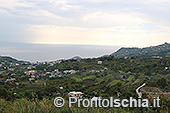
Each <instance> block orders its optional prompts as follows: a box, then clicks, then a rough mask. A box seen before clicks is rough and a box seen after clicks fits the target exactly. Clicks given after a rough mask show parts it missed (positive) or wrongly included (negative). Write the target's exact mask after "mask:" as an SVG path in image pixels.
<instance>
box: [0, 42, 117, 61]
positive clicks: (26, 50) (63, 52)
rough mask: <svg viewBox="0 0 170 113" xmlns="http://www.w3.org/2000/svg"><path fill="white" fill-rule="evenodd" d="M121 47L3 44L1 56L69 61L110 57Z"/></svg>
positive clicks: (0, 49) (0, 43)
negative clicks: (75, 58)
mask: <svg viewBox="0 0 170 113" xmlns="http://www.w3.org/2000/svg"><path fill="white" fill-rule="evenodd" d="M119 48H120V47H118V46H98V45H97V46H96V45H61V44H57V45H55V44H53V45H51V44H49V45H48V44H29V43H2V42H0V55H7V56H12V57H14V58H17V59H21V60H28V61H37V60H38V61H50V60H57V59H68V58H72V57H74V56H81V57H82V58H87V57H90V58H91V57H99V56H103V55H109V54H111V53H113V52H115V51H116V50H118V49H119Z"/></svg>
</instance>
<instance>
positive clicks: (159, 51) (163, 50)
mask: <svg viewBox="0 0 170 113" xmlns="http://www.w3.org/2000/svg"><path fill="white" fill-rule="evenodd" d="M112 55H115V56H116V57H132V56H140V57H154V56H159V57H170V44H169V43H167V42H165V43H164V44H162V45H158V46H150V47H145V48H124V47H122V48H121V49H119V50H118V51H116V52H115V53H113V54H112Z"/></svg>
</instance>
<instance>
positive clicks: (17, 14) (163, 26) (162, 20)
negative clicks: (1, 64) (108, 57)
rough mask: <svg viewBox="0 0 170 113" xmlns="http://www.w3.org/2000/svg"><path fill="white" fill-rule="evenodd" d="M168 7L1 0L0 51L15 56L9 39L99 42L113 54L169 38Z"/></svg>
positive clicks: (88, 0)
mask: <svg viewBox="0 0 170 113" xmlns="http://www.w3.org/2000/svg"><path fill="white" fill-rule="evenodd" d="M169 6H170V0H0V42H1V44H2V43H4V44H5V43H6V45H4V46H3V47H2V46H1V51H0V54H9V55H13V54H11V53H9V52H8V50H9V49H7V50H6V49H5V48H9V47H8V46H10V45H9V44H11V43H15V44H16V43H17V44H20V45H22V44H21V43H23V44H25V43H27V44H28V45H29V44H32V45H36V44H37V45H39V44H42V45H45V44H47V45H50V44H52V45H54V44H55V45H57V44H59V45H63V44H64V45H75V47H76V45H93V46H96V47H99V45H100V46H102V47H104V46H105V47H107V48H108V50H109V51H110V52H113V51H115V50H117V47H120V46H121V47H122V46H124V47H146V46H154V45H158V44H162V43H165V42H170V21H169V20H170V7H169ZM15 44H14V45H15ZM32 45H31V46H32ZM22 46H24V45H22ZM36 47H38V46H36ZM57 47H59V46H57ZM86 47H87V46H86ZM90 47H91V46H90ZM105 47H104V48H105ZM109 47H113V48H116V49H113V50H112V51H111V48H109ZM10 48H15V46H13V47H12V46H10ZM18 48H20V49H18ZM21 48H22V47H18V46H17V50H14V49H11V50H10V51H16V52H15V54H20V53H17V52H18V51H23V50H21ZM29 48H31V47H29ZM80 48H81V47H80ZM100 48H101V47H100ZM100 48H98V49H95V50H94V52H96V51H99V49H100ZM2 49H3V50H2ZM41 50H43V49H42V48H41ZM67 50H69V47H68V49H67ZM87 50H88V49H87ZM105 50H107V49H105ZM108 50H107V51H105V52H106V53H108ZM2 51H3V52H2ZM24 51H25V50H24ZM72 51H73V50H72ZM74 51H76V50H74ZM4 52H7V53H4ZM103 52H104V51H103ZM12 53H14V52H12ZM70 53H71V52H70ZM72 53H73V52H72ZM61 54H63V53H61ZM77 54H79V53H77ZM98 54H99V52H96V55H98ZM102 54H104V53H102ZM20 55H21V54H20ZM18 56H19V55H18ZM87 56H93V55H92V54H88V55H87ZM24 58H25V57H24ZM28 59H29V58H28ZM32 60H35V59H32Z"/></svg>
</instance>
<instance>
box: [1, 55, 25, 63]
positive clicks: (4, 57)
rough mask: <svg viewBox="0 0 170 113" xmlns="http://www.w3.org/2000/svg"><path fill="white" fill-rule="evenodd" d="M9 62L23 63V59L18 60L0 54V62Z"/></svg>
mask: <svg viewBox="0 0 170 113" xmlns="http://www.w3.org/2000/svg"><path fill="white" fill-rule="evenodd" d="M4 61H5V62H11V63H23V62H24V61H19V60H17V59H14V58H12V57H9V56H0V62H4Z"/></svg>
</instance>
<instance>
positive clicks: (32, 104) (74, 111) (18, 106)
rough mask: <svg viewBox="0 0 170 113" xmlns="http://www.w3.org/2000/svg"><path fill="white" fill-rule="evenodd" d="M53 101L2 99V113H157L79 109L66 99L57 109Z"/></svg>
mask: <svg viewBox="0 0 170 113" xmlns="http://www.w3.org/2000/svg"><path fill="white" fill-rule="evenodd" d="M53 100H54V98H53V99H48V98H44V99H43V100H36V99H34V100H32V101H31V100H27V99H25V98H23V99H17V100H14V101H13V102H12V101H6V100H4V99H0V113H157V112H154V111H153V110H151V109H150V108H142V109H141V108H131V109H130V108H121V107H120V108H114V107H111V108H110V107H108V108H98V107H92V108H91V107H88V108H83V107H80V108H78V107H77V105H76V104H74V105H72V107H68V101H67V100H66V99H65V100H66V103H65V105H64V106H63V107H61V108H57V107H55V106H54V105H53ZM161 112H162V113H167V112H163V111H161Z"/></svg>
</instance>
